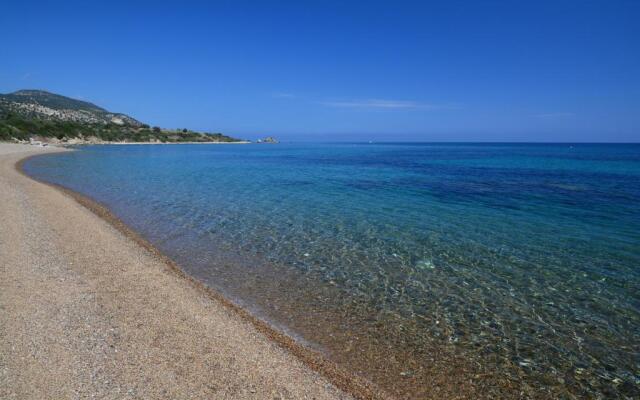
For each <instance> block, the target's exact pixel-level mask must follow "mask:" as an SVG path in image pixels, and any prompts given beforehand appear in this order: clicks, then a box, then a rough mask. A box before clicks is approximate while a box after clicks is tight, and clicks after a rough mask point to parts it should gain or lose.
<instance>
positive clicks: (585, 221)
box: [25, 144, 640, 398]
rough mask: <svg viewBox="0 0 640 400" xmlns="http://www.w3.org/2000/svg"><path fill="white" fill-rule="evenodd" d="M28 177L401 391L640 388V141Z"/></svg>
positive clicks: (95, 159) (616, 393)
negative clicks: (110, 218)
mask: <svg viewBox="0 0 640 400" xmlns="http://www.w3.org/2000/svg"><path fill="white" fill-rule="evenodd" d="M25 170H26V172H27V173H29V174H31V175H34V176H36V177H38V178H41V179H44V180H46V181H50V182H54V183H57V184H61V185H63V186H66V187H68V188H70V189H73V190H75V191H77V192H79V193H82V194H85V195H88V196H89V197H91V198H93V199H95V200H98V201H100V202H102V203H103V204H105V205H107V206H108V207H109V208H110V209H111V210H112V211H113V212H114V213H115V214H116V215H117V216H119V217H120V218H121V219H122V220H123V221H125V222H126V223H127V224H129V225H130V226H131V227H133V228H134V229H136V230H137V231H139V232H140V233H141V234H142V235H143V236H145V237H146V238H147V239H149V240H150V241H151V242H152V243H154V244H155V245H156V246H157V247H159V248H160V249H161V250H163V251H164V252H165V253H166V254H168V255H169V256H170V257H172V258H174V259H175V260H176V261H177V262H178V263H180V264H181V265H182V266H183V267H184V268H185V269H186V270H187V271H188V272H190V273H192V274H193V275H195V276H197V277H199V278H200V279H203V280H205V281H206V282H207V283H208V284H210V285H212V286H213V287H215V288H217V289H219V290H221V291H222V292H224V293H226V294H227V295H228V296H230V297H232V298H233V299H235V300H236V301H238V302H240V303H241V304H243V305H245V306H247V307H249V308H250V309H252V310H253V311H254V312H255V313H257V314H259V315H261V316H262V317H264V318H267V319H269V320H271V321H272V322H273V323H274V324H277V325H278V326H280V327H282V328H283V329H286V330H288V331H289V332H291V333H292V334H295V335H298V336H299V337H300V338H301V339H302V340H306V341H308V343H309V344H310V345H312V346H317V347H318V348H319V349H321V350H323V351H326V352H327V354H328V355H329V356H330V357H332V358H333V359H335V360H337V361H338V362H340V363H345V364H348V365H349V366H350V368H352V370H353V371H355V372H356V373H361V374H363V375H365V376H369V377H371V378H372V379H373V380H375V381H377V382H379V383H380V384H381V385H382V386H384V387H385V388H387V389H388V390H389V391H391V392H394V393H398V394H401V395H406V396H410V397H421V396H434V395H443V394H456V393H458V394H461V395H467V396H474V397H495V396H503V397H504V396H515V395H517V396H521V397H532V398H546V397H553V398H572V397H579V398H638V397H639V396H640V145H584V144H581V145H566V144H558V145H534V144H522V145H520V144H518V145H516V144H491V145H489V144H281V145H220V146H217V145H209V146H205V145H163V146H160V145H156V146H153V145H151V146H94V147H83V148H81V149H80V150H79V151H76V152H69V153H62V154H55V155H46V156H42V157H36V158H32V159H30V160H29V161H28V162H27V163H26V164H25Z"/></svg>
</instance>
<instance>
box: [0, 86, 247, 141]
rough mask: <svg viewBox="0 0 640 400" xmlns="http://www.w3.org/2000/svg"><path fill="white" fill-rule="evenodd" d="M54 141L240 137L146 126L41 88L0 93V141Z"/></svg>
mask: <svg viewBox="0 0 640 400" xmlns="http://www.w3.org/2000/svg"><path fill="white" fill-rule="evenodd" d="M1 140H5V141H17V142H33V141H38V142H42V143H52V144H69V145H73V144H100V143H185V142H186V143H192V142H193V143H244V141H242V140H240V139H236V138H232V137H230V136H226V135H223V134H222V133H206V132H196V131H192V130H189V129H163V128H160V127H157V126H154V127H150V126H149V125H147V124H145V123H142V122H140V121H138V120H136V119H135V118H132V117H130V116H128V115H126V114H122V113H115V112H111V111H108V110H105V109H104V108H102V107H98V106H96V105H95V104H92V103H89V102H86V101H81V100H76V99H72V98H70V97H66V96H61V95H58V94H54V93H49V92H46V91H43V90H19V91H17V92H13V93H9V94H0V141H1Z"/></svg>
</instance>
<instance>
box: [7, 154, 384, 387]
mask: <svg viewBox="0 0 640 400" xmlns="http://www.w3.org/2000/svg"><path fill="white" fill-rule="evenodd" d="M127 144H135V143H127ZM199 144H210V143H199ZM15 146H19V145H15ZM27 147H28V146H27ZM56 150H57V149H55V150H54V151H56ZM60 151H65V150H60ZM47 152H48V153H51V151H47ZM41 154H43V152H40V151H37V150H36V151H34V150H32V151H25V152H24V153H21V154H20V155H19V156H17V155H13V156H12V157H11V158H12V160H11V161H12V162H13V165H14V167H15V168H14V171H18V172H19V173H20V174H19V176H20V177H21V179H22V180H24V182H20V184H22V185H27V186H34V187H37V189H38V190H39V191H45V192H46V191H49V195H50V196H54V194H53V193H56V194H57V196H58V197H59V198H58V199H57V200H58V201H59V202H60V203H65V204H66V208H70V209H72V210H67V211H68V212H74V213H75V214H78V213H79V212H78V210H77V208H78V205H79V206H81V207H79V208H81V209H83V210H84V211H85V213H84V214H86V215H82V218H83V219H85V220H86V221H88V222H91V225H92V228H94V229H99V230H100V229H101V230H111V232H108V233H109V234H111V235H116V236H120V237H119V240H120V241H126V242H128V243H129V246H130V247H133V248H134V250H133V251H134V252H136V251H137V252H138V253H142V254H137V255H136V256H137V257H143V258H148V260H146V261H147V262H148V263H150V264H152V265H151V266H150V268H152V269H154V271H153V272H154V273H156V274H157V273H161V274H162V275H163V276H164V277H165V278H166V279H169V280H170V283H171V284H173V285H177V286H186V288H185V287H181V288H180V289H181V291H182V292H186V293H185V295H186V296H189V297H190V300H189V299H188V300H185V301H201V302H202V301H204V302H206V303H208V306H209V307H213V308H216V307H217V308H219V309H222V310H224V312H225V313H226V314H228V315H229V318H230V319H231V322H229V321H226V322H227V323H233V324H236V325H237V324H241V325H243V326H244V327H243V328H241V330H242V331H241V332H232V333H229V334H230V335H231V336H243V335H247V334H249V335H250V336H251V337H252V338H256V336H257V337H258V338H257V339H256V340H259V341H260V340H262V341H264V342H265V343H262V344H261V345H262V346H267V347H269V346H273V347H275V348H277V349H280V350H282V352H281V353H279V352H277V351H276V352H275V353H274V354H272V355H271V356H272V362H275V363H276V364H278V365H280V366H281V365H283V364H285V365H287V366H288V367H290V368H292V369H295V370H296V372H295V373H294V374H292V376H288V377H284V380H283V381H281V382H277V384H276V386H277V385H288V386H292V385H293V389H291V388H289V389H287V391H288V393H293V392H292V390H297V391H298V393H299V394H302V393H304V396H307V394H309V395H312V396H316V397H317V398H350V396H353V397H354V398H359V399H382V398H388V396H387V395H385V394H382V392H381V391H380V390H379V389H378V388H376V387H375V386H374V385H373V384H371V383H369V382H368V381H366V380H364V379H361V378H359V377H357V376H355V375H353V374H350V373H349V372H348V371H346V370H344V369H343V368H341V367H339V366H337V365H336V364H334V363H333V362H330V361H328V360H327V359H326V358H324V357H323V356H322V355H321V354H319V353H317V352H315V351H313V350H311V349H308V348H306V347H304V346H303V345H301V344H299V343H298V342H296V341H295V340H294V339H292V338H291V337H289V336H287V335H286V334H284V333H282V332H280V331H278V330H276V329H275V328H273V327H272V326H270V325H269V324H268V323H266V322H265V321H263V320H260V319H258V318H256V317H254V316H253V315H251V314H250V313H249V312H248V311H246V310H245V309H243V308H241V307H239V306H237V305H236V304H234V303H232V302H231V301H229V300H228V299H226V298H225V297H223V296H222V295H220V294H219V293H218V292H216V291H215V290H213V289H211V288H210V287H208V286H206V285H205V284H203V283H201V282H200V281H198V280H196V279H195V278H192V277H191V276H189V275H188V274H186V273H184V271H183V270H182V269H181V268H180V266H178V265H177V264H176V263H174V262H173V261H172V260H170V259H169V258H168V257H166V256H165V255H164V254H162V253H161V252H160V251H158V250H157V249H156V248H155V247H154V246H152V245H151V244H150V243H149V242H148V241H146V240H145V239H143V238H142V237H141V236H140V235H138V234H137V233H136V232H134V231H133V230H132V229H130V228H129V227H128V226H126V225H125V224H124V223H123V222H122V221H120V220H119V219H118V218H116V217H115V216H114V215H113V214H112V213H111V212H110V211H109V210H108V209H107V208H106V207H104V206H103V205H101V204H99V203H97V202H95V201H93V200H91V199H89V198H87V197H85V196H82V195H80V194H78V193H75V192H73V191H71V190H68V189H66V188H63V187H59V186H56V185H53V184H49V183H46V182H39V181H36V180H34V179H33V178H31V177H29V176H27V175H26V174H25V173H24V172H23V171H22V169H21V165H22V164H23V163H24V162H25V161H26V160H27V159H28V158H30V157H33V156H37V155H41ZM0 157H4V156H1V155H0ZM3 161H5V162H3V163H2V164H6V163H7V161H6V160H3ZM6 169H7V168H6V165H2V170H1V171H0V173H2V174H3V175H7V171H5V170H6ZM3 178H6V176H3ZM36 185H37V186H36ZM51 188H55V189H57V190H55V191H52V190H51ZM70 200H73V201H70ZM87 210H88V211H90V213H86V211H87ZM96 216H97V217H99V218H95V217H96ZM105 222H107V224H105ZM103 225H104V226H103ZM56 228H60V227H59V226H57V227H56ZM73 228H74V226H72V225H69V226H67V228H66V229H67V230H70V229H71V230H72V229H73ZM103 253H104V251H103ZM102 255H103V256H104V257H108V256H109V255H108V254H102ZM89 256H90V255H84V256H83V258H84V260H85V263H91V262H92V260H91V258H90V257H89ZM98 275H99V273H98ZM103 275H105V276H98V278H100V280H104V281H107V283H108V281H109V279H112V278H114V277H113V276H106V275H107V274H103ZM136 285H141V283H140V282H136ZM139 297H140V296H139ZM203 299H204V300H203ZM136 300H141V299H140V298H137V299H136ZM183 300H184V299H183ZM209 303H210V304H209ZM169 306H170V304H163V307H169ZM130 311H131V310H130ZM136 312H140V311H139V310H137V311H136ZM182 318H189V316H184V315H183V316H182ZM201 318H206V315H205V316H204V317H202V316H201ZM148 331H149V330H147V333H150V334H153V333H154V332H153V331H151V332H148ZM0 339H2V337H0ZM218 339H219V338H218ZM226 339H227V340H230V339H231V337H227V338H226ZM2 340H3V341H4V339H2ZM192 340H202V338H201V337H198V336H196V335H194V336H193V337H192ZM207 344H208V345H209V346H213V347H215V346H216V343H215V340H213V343H207ZM250 348H251V346H249V347H248V348H245V346H242V352H243V353H247V352H250V350H247V349H250ZM0 350H1V348H0ZM142 350H146V349H144V347H143V348H142ZM276 353H277V354H276ZM196 354H197V353H196ZM243 355H246V354H243ZM190 356H191V357H197V356H196V355H193V354H191V355H190ZM252 356H255V355H252ZM252 356H250V357H249V358H252ZM276 359H277V360H276ZM3 363H7V364H8V363H9V360H7V361H6V362H5V361H3ZM298 363H300V364H301V365H296V364H298ZM198 372H199V373H205V374H206V372H207V371H198ZM255 373H257V374H262V375H264V374H265V373H266V374H267V375H268V374H270V373H271V372H270V370H267V369H261V370H260V371H258V372H255V371H251V374H252V375H253V374H255ZM309 375H311V379H310V381H309ZM228 378H229V379H231V378H230V377H228ZM262 378H263V379H262V380H264V379H265V377H262ZM266 379H267V380H269V378H266ZM305 379H306V380H305ZM262 380H260V379H259V381H262ZM247 383H251V382H247ZM318 385H319V387H317V386H318ZM2 386H3V385H0V387H2ZM2 390H5V389H1V390H0V394H1V393H3V392H2ZM6 390H8V389H6ZM341 391H343V392H342V393H341ZM214 392H215V391H214ZM211 394H213V393H208V395H211ZM265 394H266V393H264V392H263V393H262V395H260V391H259V390H257V389H256V390H254V391H251V390H250V391H249V393H248V394H246V396H244V397H246V398H262V397H263V395H265ZM233 397H234V398H235V397H236V396H235V395H234V396H233ZM239 397H243V396H239ZM285 398H288V397H285ZM292 398H297V397H296V396H294V397H292Z"/></svg>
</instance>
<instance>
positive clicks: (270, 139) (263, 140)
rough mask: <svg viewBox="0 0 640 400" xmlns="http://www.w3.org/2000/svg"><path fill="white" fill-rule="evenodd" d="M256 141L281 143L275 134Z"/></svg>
mask: <svg viewBox="0 0 640 400" xmlns="http://www.w3.org/2000/svg"><path fill="white" fill-rule="evenodd" d="M256 143H280V142H278V140H277V139H276V138H274V137H273V136H267V137H266V138H264V139H258V140H257V141H256Z"/></svg>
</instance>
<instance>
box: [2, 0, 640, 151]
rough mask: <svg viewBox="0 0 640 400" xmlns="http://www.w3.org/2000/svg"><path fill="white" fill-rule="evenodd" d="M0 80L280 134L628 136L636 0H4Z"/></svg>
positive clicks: (634, 94) (148, 115) (151, 116)
mask: <svg viewBox="0 0 640 400" xmlns="http://www.w3.org/2000/svg"><path fill="white" fill-rule="evenodd" d="M0 27H2V41H1V43H0V92H3V93H6V92H11V91H14V90H18V89H25V88H35V89H45V90H49V91H52V92H55V93H59V94H64V95H68V96H71V97H76V98H81V99H84V100H88V101H92V102H95V103H96V104H98V105H100V106H103V107H105V108H107V109H109V110H113V111H119V112H124V113H127V114H130V115H132V116H134V117H136V118H138V119H140V120H142V121H144V122H147V123H149V124H153V125H160V126H163V127H180V128H182V127H186V128H191V129H196V130H206V131H222V132H225V133H228V134H233V135H237V136H241V137H245V138H250V139H253V138H256V137H260V136H264V135H267V134H273V135H276V136H278V137H279V138H282V139H290V140H421V141H443V140H444V141H636V142H637V141H640V1H636V0H631V1H622V0H618V1H616V0H602V1H587V0H580V1H563V0H555V1H530V2H528V1H516V0H513V1H482V0H477V1H466V2H462V1H444V0H443V1H438V2H430V1H419V2H405V1H398V0H394V1H384V2H377V1H362V2H356V1H351V2H348V1H336V2H332V1H317V2H316V1H291V2H285V1H278V2H276V1H273V2H259V1H254V2H243V1H239V0H236V1H224V2H214V1H209V2H205V1H203V2H189V1H175V2H161V1H153V2H136V1H123V2H118V1H104V2H98V1H82V2H77V3H73V2H65V1H56V2H52V1H47V2H32V1H28V0H24V1H6V2H3V4H2V6H1V7H0Z"/></svg>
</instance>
